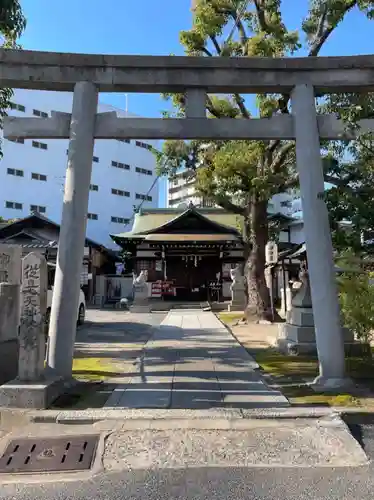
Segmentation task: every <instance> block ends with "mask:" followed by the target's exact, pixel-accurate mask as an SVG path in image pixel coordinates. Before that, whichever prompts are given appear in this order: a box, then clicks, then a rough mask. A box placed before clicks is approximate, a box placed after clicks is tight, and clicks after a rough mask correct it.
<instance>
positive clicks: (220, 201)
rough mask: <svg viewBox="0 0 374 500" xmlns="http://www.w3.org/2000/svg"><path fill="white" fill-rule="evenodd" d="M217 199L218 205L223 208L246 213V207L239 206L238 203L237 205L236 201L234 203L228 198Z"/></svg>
mask: <svg viewBox="0 0 374 500" xmlns="http://www.w3.org/2000/svg"><path fill="white" fill-rule="evenodd" d="M215 201H216V203H217V205H219V206H220V207H221V208H223V209H225V210H227V211H228V212H232V213H234V214H237V215H245V208H244V207H239V206H238V205H235V203H232V202H231V201H230V200H228V199H227V198H223V197H222V198H220V197H217V198H215Z"/></svg>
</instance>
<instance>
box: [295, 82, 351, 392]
mask: <svg viewBox="0 0 374 500" xmlns="http://www.w3.org/2000/svg"><path fill="white" fill-rule="evenodd" d="M291 102H292V115H293V116H294V128H295V136H296V164H297V170H298V173H299V182H300V191H301V203H302V209H303V220H304V234H305V241H306V248H307V257H308V268H309V277H310V286H311V293H312V303H313V314H314V323H315V335H316V344H317V350H318V358H319V364H320V374H319V376H318V377H317V378H316V379H315V381H314V386H315V388H318V387H320V388H321V389H334V388H337V387H342V386H345V385H347V384H349V380H348V379H347V378H346V377H345V366H344V343H343V334H342V328H341V322H340V307H339V302H338V293H337V286H336V276H335V269H334V261H333V247H332V241H331V232H330V224H329V218H328V211H327V207H326V203H325V200H324V191H325V184H324V176H323V165H322V159H321V148H320V135H319V130H318V123H317V114H316V107H315V97H314V88H313V86H311V85H307V84H304V85H298V86H296V87H295V88H294V90H293V92H292V94H291Z"/></svg>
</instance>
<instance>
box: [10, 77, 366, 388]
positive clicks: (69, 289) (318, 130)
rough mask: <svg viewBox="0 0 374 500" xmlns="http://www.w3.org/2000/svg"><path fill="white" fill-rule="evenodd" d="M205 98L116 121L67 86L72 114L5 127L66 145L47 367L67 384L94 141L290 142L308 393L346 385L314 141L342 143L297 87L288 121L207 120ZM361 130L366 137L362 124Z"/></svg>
mask: <svg viewBox="0 0 374 500" xmlns="http://www.w3.org/2000/svg"><path fill="white" fill-rule="evenodd" d="M205 99H206V91H205V90H204V89H192V90H189V91H187V103H186V115H187V118H185V119H167V120H165V119H153V118H150V119H147V118H140V119H139V118H117V116H116V113H115V112H110V113H100V114H96V109H97V89H96V88H95V85H94V84H93V83H90V82H79V83H77V84H76V85H75V90H74V100H73V112H72V115H70V114H68V113H56V112H52V117H51V118H47V119H40V118H18V117H8V118H6V119H5V127H4V128H5V137H25V138H40V139H41V138H51V139H52V138H61V139H63V138H69V139H70V142H69V157H68V170H67V176H66V184H65V195H64V207H63V216H62V223H61V235H60V241H59V253H58V262H57V270H56V280H55V290H54V294H53V303H52V313H51V324H50V348H49V355H48V365H49V366H50V367H51V368H53V369H54V370H55V372H56V373H57V374H59V375H61V376H63V377H67V378H70V377H71V372H72V359H73V350H74V340H75V331H76V324H75V323H76V313H77V304H78V295H79V276H80V269H81V264H82V259H83V248H84V238H85V228H86V214H87V208H88V197H89V184H90V177H91V169H92V157H93V146H94V139H95V138H101V139H110V138H112V139H114V138H116V139H118V138H122V139H123V138H130V139H131V138H139V139H143V138H144V139H147V138H148V139H157V138H161V137H164V138H172V139H178V138H179V139H180V138H188V139H191V138H209V139H212V140H214V139H215V138H225V139H247V140H248V139H253V140H269V139H272V138H280V139H296V157H297V168H298V171H299V178H300V187H301V195H302V203H303V212H304V227H305V236H306V244H307V252H308V261H309V269H310V282H311V291H312V299H313V311H314V318H315V327H316V340H317V348H318V356H319V361H320V377H318V378H317V379H316V381H315V382H316V386H320V387H324V388H329V387H337V386H342V385H346V383H347V379H346V378H345V377H344V350H343V339H342V333H341V327H340V315H339V305H338V299H337V290H336V284H335V273H334V263H333V256H332V243H331V235H330V228H329V221H328V214H327V208H326V205H325V202H324V200H323V196H322V195H323V192H324V180H323V171H322V162H321V156H320V136H321V137H323V138H326V139H332V138H341V137H342V136H343V134H344V135H346V132H345V130H344V124H343V123H341V122H340V121H339V120H337V118H336V117H334V116H320V117H317V115H316V110H315V102H314V91H313V88H312V87H311V86H309V85H299V86H297V87H295V88H294V90H293V92H292V98H291V100H292V116H283V115H282V116H276V117H273V118H271V119H265V120H264V119H254V120H235V119H234V120H230V119H227V120H224V119H222V120H208V119H207V118H205V116H206V111H205V110H206V108H205V104H206V103H205ZM362 125H363V130H364V131H366V130H373V129H374V124H373V123H372V121H370V120H369V121H368V120H366V121H363V122H362Z"/></svg>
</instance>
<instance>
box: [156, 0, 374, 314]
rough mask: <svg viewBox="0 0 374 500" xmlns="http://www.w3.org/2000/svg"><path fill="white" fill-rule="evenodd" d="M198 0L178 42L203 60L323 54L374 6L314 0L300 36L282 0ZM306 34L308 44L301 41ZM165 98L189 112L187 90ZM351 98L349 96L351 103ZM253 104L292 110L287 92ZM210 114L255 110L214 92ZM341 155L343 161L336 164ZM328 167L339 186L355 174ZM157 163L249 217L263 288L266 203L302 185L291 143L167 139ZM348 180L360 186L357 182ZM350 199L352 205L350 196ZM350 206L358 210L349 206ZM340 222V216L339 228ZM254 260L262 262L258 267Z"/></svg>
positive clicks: (263, 111) (334, 196)
mask: <svg viewBox="0 0 374 500" xmlns="http://www.w3.org/2000/svg"><path fill="white" fill-rule="evenodd" d="M195 3H196V5H195V9H194V22H193V26H192V28H191V29H190V30H188V31H182V32H181V33H180V41H181V43H182V45H183V46H184V48H185V52H186V54H187V55H193V56H195V55H200V56H205V57H222V56H225V57H227V56H236V57H264V56H266V57H275V58H278V57H286V56H291V55H293V54H295V53H296V52H297V51H298V50H299V49H303V51H304V52H303V54H304V53H305V51H307V54H308V56H318V55H319V52H320V50H321V48H322V47H323V44H324V43H325V42H326V40H327V39H328V38H329V36H330V35H331V33H332V32H333V31H334V30H335V29H336V28H337V26H338V25H339V24H340V23H341V21H342V20H343V19H344V17H345V15H346V14H347V13H348V12H349V11H350V10H352V9H353V8H359V9H360V10H361V11H362V12H363V13H364V14H365V15H367V16H368V17H369V18H371V17H372V16H373V9H374V1H367V0H310V6H309V12H308V14H307V16H306V18H305V19H304V21H303V23H302V24H301V30H302V31H303V32H304V33H303V35H306V36H300V34H299V31H294V30H289V29H288V28H287V26H286V25H285V23H284V22H283V20H282V15H281V0H249V1H243V0H196V2H195ZM304 38H306V43H305V44H304V46H303V44H302V40H303V39H304ZM164 98H165V99H166V100H168V101H169V102H170V103H171V104H172V107H173V111H172V112H169V113H166V114H165V116H174V117H183V116H184V108H185V96H184V95H183V94H177V95H172V94H166V95H164ZM333 99H334V98H331V99H330V98H329V99H325V100H324V101H323V103H322V105H323V106H330V107H334V106H335V108H336V107H337V106H340V107H341V108H342V109H343V108H344V99H339V98H338V97H337V98H336V100H335V102H334V101H333ZM350 99H351V97H350V96H348V98H347V104H349V102H350ZM256 103H257V108H258V113H257V114H258V115H259V116H260V117H263V118H270V117H272V116H274V115H276V114H281V113H283V114H287V113H289V96H288V95H277V94H272V95H261V96H257V101H256ZM359 103H360V104H361V100H360V101H359ZM346 109H347V110H350V109H351V106H350V105H348V106H346ZM360 109H361V108H360ZM365 110H366V108H365ZM207 116H208V117H210V118H211V119H221V118H241V119H249V118H250V113H249V110H248V109H247V106H246V102H245V99H244V98H243V96H241V95H239V94H233V95H230V96H222V95H220V96H211V95H209V96H208V99H207ZM353 118H354V117H353ZM353 122H354V120H353ZM339 147H340V149H341V151H343V150H344V149H345V146H344V145H343V146H342V145H341V144H340V145H338V144H336V145H335V149H336V150H337V149H339ZM355 147H356V148H357V147H358V146H357V145H356V146H355ZM362 150H363V146H360V154H361V153H362ZM326 154H328V155H329V157H332V158H335V159H336V157H337V151H331V150H330V149H328V148H327V146H326ZM361 156H362V155H361ZM361 156H360V158H361ZM342 158H343V157H339V158H338V163H339V164H341V163H342ZM356 163H357V162H356ZM326 165H327V166H326V175H327V176H330V178H331V179H333V180H334V185H335V186H337V185H338V182H337V180H336V179H338V180H339V179H340V180H341V181H342V182H341V183H340V184H339V186H340V187H341V186H342V185H343V184H344V183H345V184H346V181H347V178H344V176H343V174H344V175H351V174H352V171H353V170H354V168H355V167H353V165H345V167H344V169H343V170H342V171H341V172H340V171H339V169H337V168H335V167H334V164H333V162H327V164H326ZM158 168H159V173H162V174H163V175H171V176H172V175H173V174H175V172H176V171H177V170H178V169H180V168H184V169H186V170H187V171H188V172H189V174H190V175H191V176H192V177H194V178H196V190H197V192H198V194H200V195H202V196H203V197H204V198H205V199H207V200H209V201H211V202H213V203H215V204H218V205H219V206H221V207H223V208H225V209H226V210H229V211H231V212H233V213H237V214H238V215H242V216H244V219H245V227H246V234H248V235H249V237H248V241H247V242H248V245H249V247H250V248H256V255H255V256H253V255H252V256H251V255H250V253H251V251H249V252H247V254H248V255H249V257H250V258H252V259H253V260H252V262H251V263H250V265H249V266H248V269H249V274H250V268H252V269H253V270H254V272H253V273H252V274H253V276H255V279H256V280H257V282H258V289H260V288H261V286H262V285H261V283H264V282H265V280H264V276H263V269H260V267H261V266H262V263H263V262H264V252H265V244H266V239H267V237H268V236H267V237H266V235H265V236H264V232H265V233H267V232H268V229H269V225H268V222H267V220H266V205H267V202H268V201H269V199H270V198H271V197H272V196H273V195H274V194H276V193H281V192H286V191H288V190H292V189H294V188H295V187H297V184H298V179H297V173H296V171H295V149H294V143H293V142H292V141H281V140H272V141H222V140H217V141H209V142H207V141H201V140H200V141H199V140H195V141H189V142H184V141H165V143H164V146H163V151H162V155H160V156H159V158H158ZM334 168H335V171H333V169H334ZM349 169H350V172H348V171H349ZM367 169H368V168H367ZM360 175H361V178H362V183H364V175H366V173H363V171H362V172H361V174H360ZM335 181H336V182H335ZM348 185H349V186H350V187H351V188H352V189H356V184H355V181H352V182H351V184H348ZM365 189H366V187H365ZM339 194H340V191H335V192H334V191H331V192H330V193H329V195H328V196H330V198H329V200H330V206H335V214H336V215H339V217H340V215H341V214H342V212H343V211H344V210H345V211H347V208H346V207H345V206H344V205H342V203H341V202H340V201H339V202H338V203H337V200H340V197H339ZM372 199H373V200H374V196H373V197H372ZM349 203H350V205H352V206H353V198H351V199H350V201H349ZM346 204H348V198H347V199H346ZM354 204H355V210H356V212H357V213H358V212H359V211H361V210H362V208H359V205H362V204H361V202H359V201H357V197H355V198H354ZM264 207H265V210H264ZM349 210H350V211H351V212H353V211H354V210H353V209H352V207H350V208H349ZM360 213H361V212H360ZM373 213H374V212H373ZM360 217H361V216H360ZM360 217H358V216H357V223H356V225H357V227H358V226H359V225H361V226H362V225H363V223H364V218H362V217H361V218H360ZM359 219H360V220H359ZM338 222H339V221H338V220H337V217H335V219H334V223H335V225H336V226H337V227H339V224H338ZM373 228H374V224H373ZM340 236H341V235H340ZM256 260H257V261H258V262H260V264H259V266H257V267H256V263H255V261H256ZM265 288H266V287H263V289H265ZM259 293H260V292H259ZM266 301H267V299H266V297H262V299H261V301H260V302H261V303H262V304H264V303H265V302H266Z"/></svg>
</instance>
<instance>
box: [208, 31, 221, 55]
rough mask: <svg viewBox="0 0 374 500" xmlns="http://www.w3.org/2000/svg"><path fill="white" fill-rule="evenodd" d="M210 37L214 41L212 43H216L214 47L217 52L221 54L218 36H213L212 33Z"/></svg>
mask: <svg viewBox="0 0 374 500" xmlns="http://www.w3.org/2000/svg"><path fill="white" fill-rule="evenodd" d="M209 38H210V40H211V41H212V43H213V45H214V48H215V49H216V51H217V54H218V55H221V47H220V45H219V43H218V42H217V38H216V37H215V36H213V35H210V36H209Z"/></svg>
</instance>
